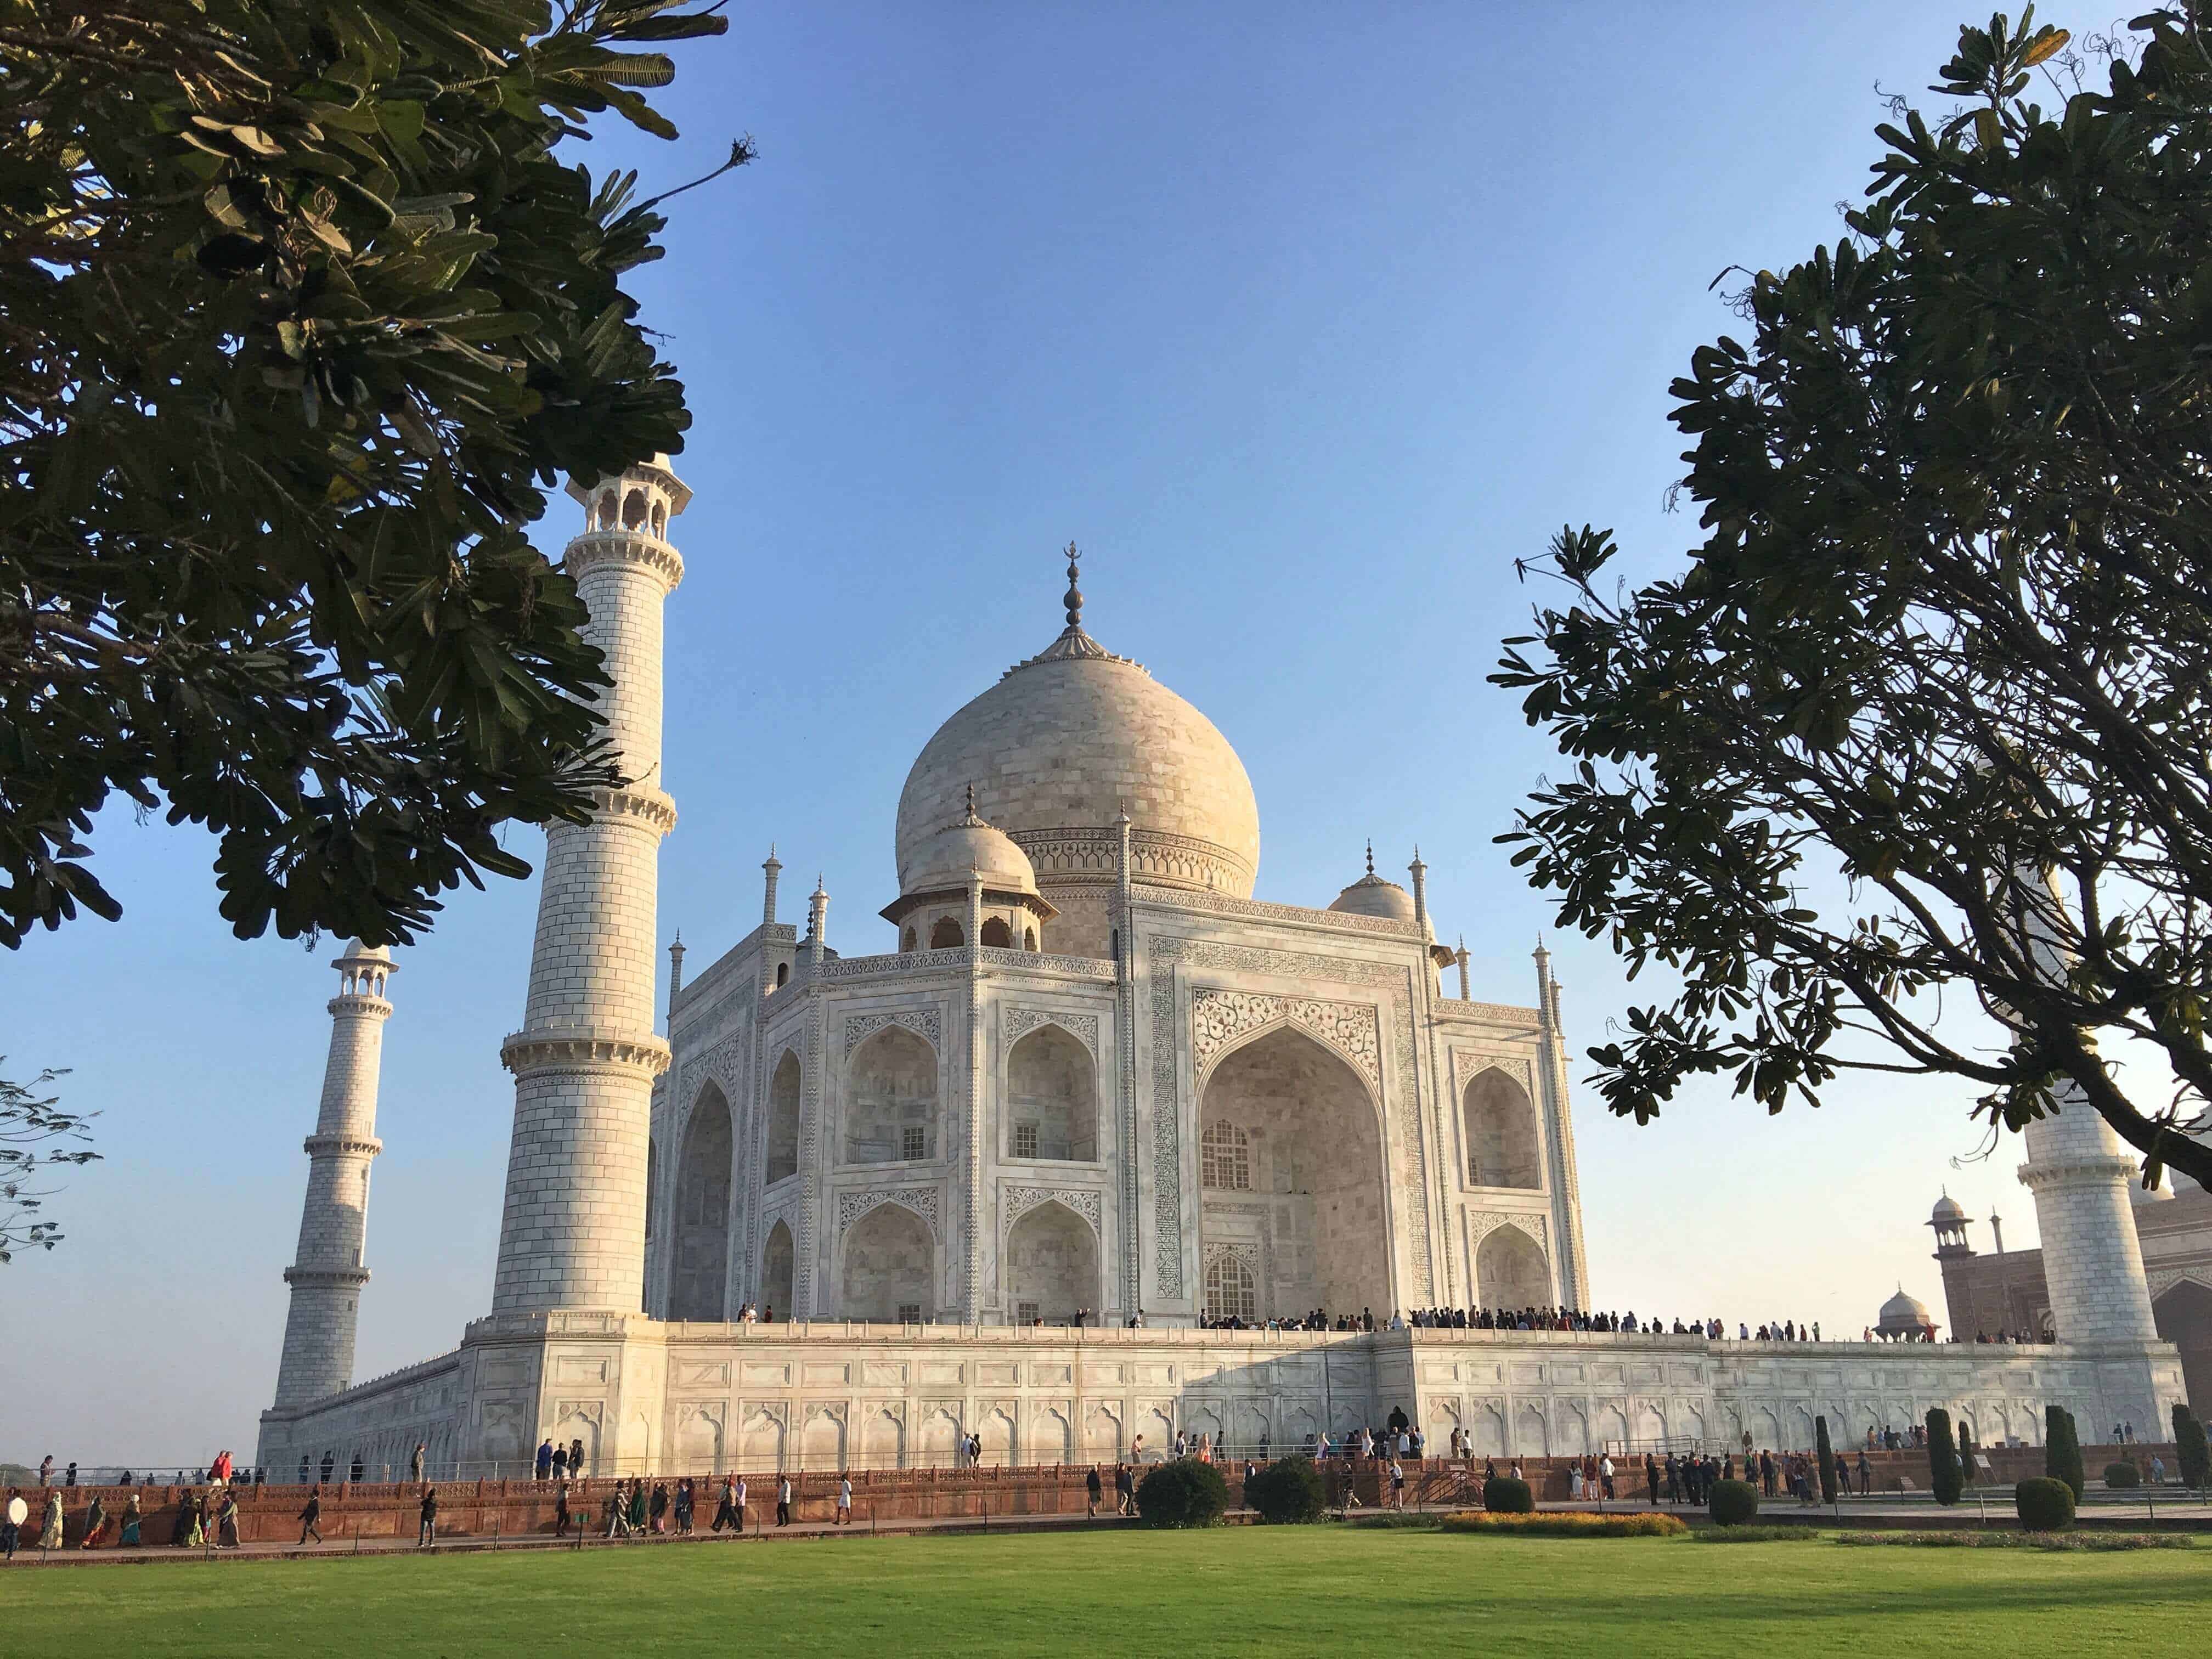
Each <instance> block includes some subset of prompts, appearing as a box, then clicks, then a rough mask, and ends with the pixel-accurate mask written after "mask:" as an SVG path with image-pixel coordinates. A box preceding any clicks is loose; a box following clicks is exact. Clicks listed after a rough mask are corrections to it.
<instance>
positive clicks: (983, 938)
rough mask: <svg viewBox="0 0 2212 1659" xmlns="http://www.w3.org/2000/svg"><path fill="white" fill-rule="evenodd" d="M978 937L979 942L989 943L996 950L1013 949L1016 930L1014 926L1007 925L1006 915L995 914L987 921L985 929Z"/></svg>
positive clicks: (984, 925)
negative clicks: (1014, 930)
mask: <svg viewBox="0 0 2212 1659" xmlns="http://www.w3.org/2000/svg"><path fill="white" fill-rule="evenodd" d="M976 939H977V942H978V943H979V944H982V945H989V946H991V947H992V948H993V949H994V950H1000V951H1011V950H1012V949H1013V948H1014V932H1013V929H1012V928H1011V927H1007V926H1006V918H1005V917H1004V916H993V917H991V918H989V919H988V920H987V921H985V922H984V924H983V931H982V932H981V933H979V934H977V935H976Z"/></svg>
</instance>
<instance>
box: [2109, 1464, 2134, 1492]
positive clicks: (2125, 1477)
mask: <svg viewBox="0 0 2212 1659" xmlns="http://www.w3.org/2000/svg"><path fill="white" fill-rule="evenodd" d="M2105 1484H2106V1486H2109V1487H2111V1488H2112V1490H2113V1491H2115V1492H2118V1491H2121V1490H2124V1489H2125V1488H2127V1487H2130V1486H2141V1485H2142V1470H2141V1469H2139V1468H2136V1466H2135V1465H2134V1464H2132V1463H2130V1462H2126V1461H2124V1460H2123V1461H2121V1462H2116V1463H2107V1464H2106V1465H2105Z"/></svg>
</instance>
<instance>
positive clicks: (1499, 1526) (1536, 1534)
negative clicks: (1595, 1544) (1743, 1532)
mask: <svg viewBox="0 0 2212 1659" xmlns="http://www.w3.org/2000/svg"><path fill="white" fill-rule="evenodd" d="M1689 1529H1690V1528H1689V1527H1688V1526H1687V1525H1686V1523H1684V1522H1682V1521H1680V1519H1678V1518H1677V1517H1675V1516H1671V1515H1649V1514H1646V1515H1585V1514H1583V1513H1580V1512H1579V1511H1577V1510H1552V1511H1550V1512H1547V1513H1546V1514H1543V1515H1522V1514H1513V1513H1510V1512H1509V1513H1505V1514H1497V1513H1491V1514H1479V1513H1469V1512H1465V1511H1462V1513H1460V1514H1457V1515H1448V1516H1445V1517H1444V1519H1443V1530H1444V1531H1446V1532H1486V1533H1491V1534H1497V1535H1499V1536H1502V1537H1507V1538H1679V1537H1680V1536H1681V1535H1682V1534H1684V1533H1686V1532H1687V1531H1689Z"/></svg>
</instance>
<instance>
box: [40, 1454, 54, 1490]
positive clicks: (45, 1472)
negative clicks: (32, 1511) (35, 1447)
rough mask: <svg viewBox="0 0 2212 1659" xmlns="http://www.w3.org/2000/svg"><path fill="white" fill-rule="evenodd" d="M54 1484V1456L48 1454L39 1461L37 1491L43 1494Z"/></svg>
mask: <svg viewBox="0 0 2212 1659" xmlns="http://www.w3.org/2000/svg"><path fill="white" fill-rule="evenodd" d="M53 1484H54V1455H53V1454H52V1452H48V1453H47V1454H46V1455H45V1456H44V1457H41V1458H40V1460H39V1489H40V1491H41V1492H43V1491H45V1490H46V1488H47V1487H48V1486H52V1485H53Z"/></svg>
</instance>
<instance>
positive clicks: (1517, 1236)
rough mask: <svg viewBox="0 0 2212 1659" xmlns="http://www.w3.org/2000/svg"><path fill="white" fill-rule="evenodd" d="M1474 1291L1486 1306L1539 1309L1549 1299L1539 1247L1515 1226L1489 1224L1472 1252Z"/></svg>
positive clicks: (1548, 1279)
mask: <svg viewBox="0 0 2212 1659" xmlns="http://www.w3.org/2000/svg"><path fill="white" fill-rule="evenodd" d="M1474 1281H1475V1285H1476V1287H1477V1289H1476V1294H1477V1295H1479V1296H1480V1297H1481V1298H1482V1304H1483V1305H1484V1306H1485V1307H1489V1308H1510V1309H1514V1310H1519V1309H1522V1308H1541V1307H1547V1306H1549V1305H1550V1304H1551V1301H1552V1275H1551V1272H1550V1269H1549V1268H1548V1267H1547V1265H1546V1263H1545V1260H1544V1251H1543V1247H1542V1246H1541V1245H1540V1244H1538V1243H1536V1241H1535V1240H1534V1239H1533V1238H1531V1237H1528V1234H1526V1233H1524V1232H1522V1231H1521V1230H1520V1229H1519V1228H1518V1227H1511V1226H1506V1227H1493V1228H1492V1229H1491V1231H1490V1232H1489V1233H1488V1234H1487V1235H1486V1236H1485V1237H1484V1238H1483V1241H1482V1243H1481V1245H1480V1248H1478V1249H1476V1251H1475V1253H1474Z"/></svg>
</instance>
